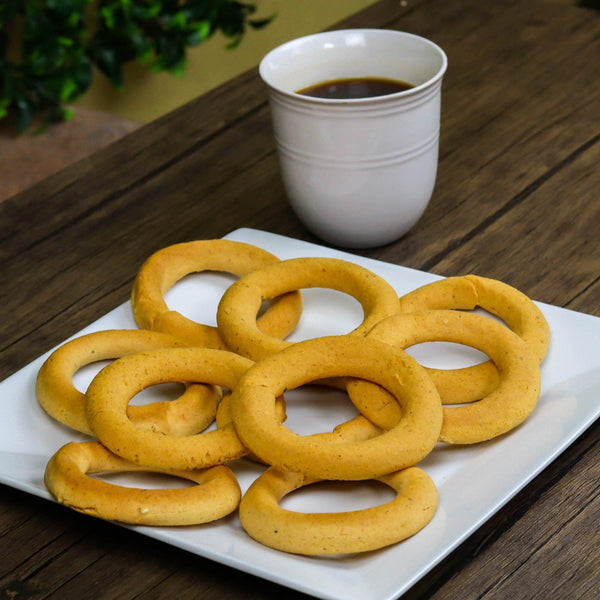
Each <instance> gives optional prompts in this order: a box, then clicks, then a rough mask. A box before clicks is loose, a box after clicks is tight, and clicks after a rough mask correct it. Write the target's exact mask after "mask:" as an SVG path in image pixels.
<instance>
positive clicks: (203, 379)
mask: <svg viewBox="0 0 600 600" xmlns="http://www.w3.org/2000/svg"><path fill="white" fill-rule="evenodd" d="M252 364H253V363H252V361H250V360H249V359H247V358H244V357H242V356H239V355H237V354H233V353H232V352H227V351H225V350H213V349H209V348H162V349H159V350H154V351H151V352H141V353H138V354H131V355H129V356H125V357H123V358H119V359H118V360H116V361H114V362H113V363H111V364H109V365H108V366H106V367H105V368H104V369H102V371H100V372H99V373H98V375H96V377H94V379H93V380H92V382H91V383H90V385H89V387H88V390H87V392H86V416H87V419H88V422H89V424H90V427H91V428H92V431H93V432H94V434H95V435H96V437H97V438H98V439H99V440H100V442H102V443H103V444H104V445H105V446H106V447H107V448H108V449H109V450H111V451H112V452H114V453H115V454H117V455H118V456H121V457H123V458H126V459H127V460H130V461H132V462H134V463H136V464H140V465H153V466H157V467H161V468H172V469H201V468H206V467H210V466H213V465H217V464H222V463H225V462H228V461H230V460H233V459H236V458H240V457H242V456H244V455H245V454H247V452H248V450H247V449H246V448H245V447H244V446H243V445H242V443H241V442H240V440H239V438H238V436H237V435H236V432H235V430H234V428H233V425H230V426H228V427H222V428H219V429H216V430H212V431H206V432H203V433H198V434H195V435H184V436H173V435H164V434H158V433H155V432H152V431H147V430H143V429H140V428H139V427H135V425H134V424H133V423H132V422H131V421H130V420H129V419H128V418H127V414H126V411H127V405H128V403H129V401H130V400H131V399H132V398H133V397H134V396H135V394H137V393H138V392H141V391H142V390H143V389H145V388H147V387H149V386H151V385H156V384H160V383H167V382H171V381H186V382H198V383H211V384H214V385H219V386H223V387H225V388H228V389H230V390H231V389H233V388H234V387H235V386H236V384H237V382H238V380H239V379H240V377H241V376H242V374H243V373H244V372H245V371H246V370H247V369H248V368H249V367H250V366H251V365H252Z"/></svg>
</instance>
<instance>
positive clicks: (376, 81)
mask: <svg viewBox="0 0 600 600" xmlns="http://www.w3.org/2000/svg"><path fill="white" fill-rule="evenodd" d="M412 87H414V86H413V85H411V84H410V83H406V82H405V81H399V80H396V79H383V78H380V77H356V78H354V79H335V80H332V81H323V82H322V83H317V84H316V85H311V86H309V87H306V88H303V89H301V90H298V92H297V93H298V94H302V95H303V96H312V97H313V98H328V99H331V100H352V99H354V98H374V97H376V96H387V95H388V94H396V93H397V92H404V91H406V90H410V89H411V88H412Z"/></svg>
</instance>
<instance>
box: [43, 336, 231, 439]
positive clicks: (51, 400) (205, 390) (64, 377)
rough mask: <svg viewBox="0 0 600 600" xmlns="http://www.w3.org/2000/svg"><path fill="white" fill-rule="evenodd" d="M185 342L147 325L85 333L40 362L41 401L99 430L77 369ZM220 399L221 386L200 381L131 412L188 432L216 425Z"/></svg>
mask: <svg viewBox="0 0 600 600" xmlns="http://www.w3.org/2000/svg"><path fill="white" fill-rule="evenodd" d="M184 346H186V344H185V343H183V342H182V341H181V340H178V339H177V338H174V337H172V336H170V335H167V334H164V333H159V332H155V331H146V330H141V329H139V330H138V329H112V330H106V331H97V332H93V333H89V334H86V335H82V336H79V337H77V338H74V339H72V340H70V341H68V342H66V343H65V344H63V345H62V346H60V347H59V348H57V349H56V350H54V352H52V354H51V355H50V356H49V357H48V358H47V359H46V361H45V362H44V364H43V365H42V367H41V368H40V370H39V372H38V375H37V379H36V396H37V399H38V402H39V403H40V405H41V406H42V408H43V409H44V410H45V411H46V412H47V413H48V414H49V415H50V416H51V417H53V418H54V419H56V420H57V421H59V422H61V423H63V424H64V425H67V426H68V427H71V428H72V429H75V430H76V431H79V432H81V433H85V434H87V435H93V432H92V430H91V428H90V426H89V424H88V422H87V418H86V416H85V396H84V394H82V393H81V392H80V391H79V390H78V389H77V388H76V387H75V386H74V384H73V375H75V373H76V372H77V371H78V370H79V369H81V368H82V367H84V366H86V365H89V364H91V363H94V362H98V361H102V360H109V359H116V358H120V357H122V356H126V355H127V354H134V353H136V352H142V351H144V350H153V349H157V348H167V347H170V348H178V347H184ZM220 399H221V391H220V389H219V388H217V387H215V386H207V385H200V384H195V385H190V386H187V389H186V390H185V392H184V393H183V394H182V395H181V396H180V397H179V398H177V399H176V400H172V401H163V402H153V403H151V404H146V405H140V406H135V405H134V406H129V407H128V408H127V415H128V417H129V418H130V419H131V420H132V421H133V422H135V424H136V425H137V426H138V427H140V426H141V427H145V428H148V429H152V430H154V431H157V432H160V433H169V434H171V435H188V434H191V433H197V432H199V431H202V430H203V429H205V428H206V427H208V425H210V423H211V422H212V421H213V420H214V418H215V413H216V410H217V404H218V402H219V400H220Z"/></svg>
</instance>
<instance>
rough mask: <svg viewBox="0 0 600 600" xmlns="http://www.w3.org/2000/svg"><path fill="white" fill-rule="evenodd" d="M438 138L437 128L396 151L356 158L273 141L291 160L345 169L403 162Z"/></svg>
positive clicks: (436, 141) (432, 144)
mask: <svg viewBox="0 0 600 600" xmlns="http://www.w3.org/2000/svg"><path fill="white" fill-rule="evenodd" d="M439 138H440V130H439V128H438V129H436V131H435V132H434V133H433V134H431V135H430V136H429V137H427V138H425V140H422V141H419V142H418V143H417V144H414V145H413V146H411V147H410V148H405V149H402V150H400V151H398V152H388V153H385V154H379V155H374V156H372V155H365V156H363V157H356V158H344V157H333V156H323V155H319V154H314V153H312V152H311V153H309V152H302V151H300V150H296V149H294V148H292V147H291V146H289V145H288V144H285V143H284V142H282V141H281V139H279V138H278V137H277V136H275V141H276V142H277V149H278V151H279V152H280V153H281V154H282V155H283V156H286V157H288V158H291V159H293V160H297V161H300V162H304V163H306V164H310V165H319V166H321V167H337V168H346V169H354V168H357V167H360V168H378V167H387V166H391V165H395V164H398V163H403V162H406V161H409V160H412V159H413V158H416V157H417V156H420V155H421V154H424V153H425V152H428V151H429V150H430V149H431V148H432V147H434V146H435V145H437V144H438V142H439Z"/></svg>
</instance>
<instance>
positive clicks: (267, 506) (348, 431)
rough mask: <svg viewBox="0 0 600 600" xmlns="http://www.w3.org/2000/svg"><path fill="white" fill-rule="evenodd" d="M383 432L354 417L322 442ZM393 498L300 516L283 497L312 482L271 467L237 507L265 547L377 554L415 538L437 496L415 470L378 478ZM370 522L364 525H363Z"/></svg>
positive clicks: (430, 483)
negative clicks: (351, 508)
mask: <svg viewBox="0 0 600 600" xmlns="http://www.w3.org/2000/svg"><path fill="white" fill-rule="evenodd" d="M380 434H381V430H380V429H379V428H377V427H375V425H373V424H372V423H370V422H369V421H367V420H366V419H365V418H364V417H362V416H358V417H356V418H355V419H352V420H351V421H348V422H347V423H344V424H342V425H339V426H338V427H336V428H335V430H334V432H333V433H330V434H327V433H325V434H321V435H320V437H321V439H325V440H331V439H334V440H335V441H337V442H338V443H344V442H349V441H353V442H360V441H364V440H366V439H369V438H372V437H375V436H377V435H380ZM378 480H379V481H381V482H382V483H385V484H387V485H389V486H390V487H392V488H393V489H394V490H395V491H396V492H397V496H396V498H395V499H394V500H392V501H391V502H387V503H384V504H381V505H379V506H376V507H373V508H368V509H363V510H354V511H346V512H336V513H299V512H294V511H290V510H286V509H283V508H281V507H280V506H279V502H280V501H281V499H282V498H283V497H284V496H286V495H287V494H289V493H290V492H293V491H294V490H297V489H299V488H301V487H304V486H306V485H310V484H311V483H315V482H316V481H319V480H316V479H310V478H307V477H306V476H305V475H304V474H303V473H293V472H291V471H282V470H280V469H276V468H274V467H271V468H269V469H267V471H265V472H264V473H263V474H262V475H260V476H259V477H258V478H257V479H256V480H255V481H254V482H253V483H252V485H251V486H250V487H249V488H248V490H247V491H246V493H245V494H244V496H243V497H242V501H241V503H240V507H239V515H240V521H241V523H242V527H244V529H245V531H246V533H248V535H250V536H251V537H252V538H254V539H255V540H257V541H258V542H261V543H262V544H265V545H266V546H269V547H272V548H275V549H277V550H282V551H284V552H291V553H295V554H305V555H311V556H317V555H321V556H322V555H329V554H346V553H354V552H366V551H369V550H376V549H378V548H383V547H384V546H389V545H390V544H395V543H397V542H400V541H402V540H404V539H406V538H407V537H409V536H411V535H414V534H415V533H417V532H418V531H419V530H420V529H422V528H423V527H424V526H425V525H427V523H428V522H429V521H430V520H431V518H432V517H433V515H434V513H435V509H436V507H437V503H438V494H437V490H436V487H435V484H434V483H433V481H432V480H431V478H430V477H429V476H428V475H427V474H426V473H425V472H424V471H422V470H421V469H419V468H417V467H408V468H407V469H404V470H402V471H398V472H396V473H393V474H390V475H384V476H383V477H380V478H378ZM365 523H368V527H365Z"/></svg>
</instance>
